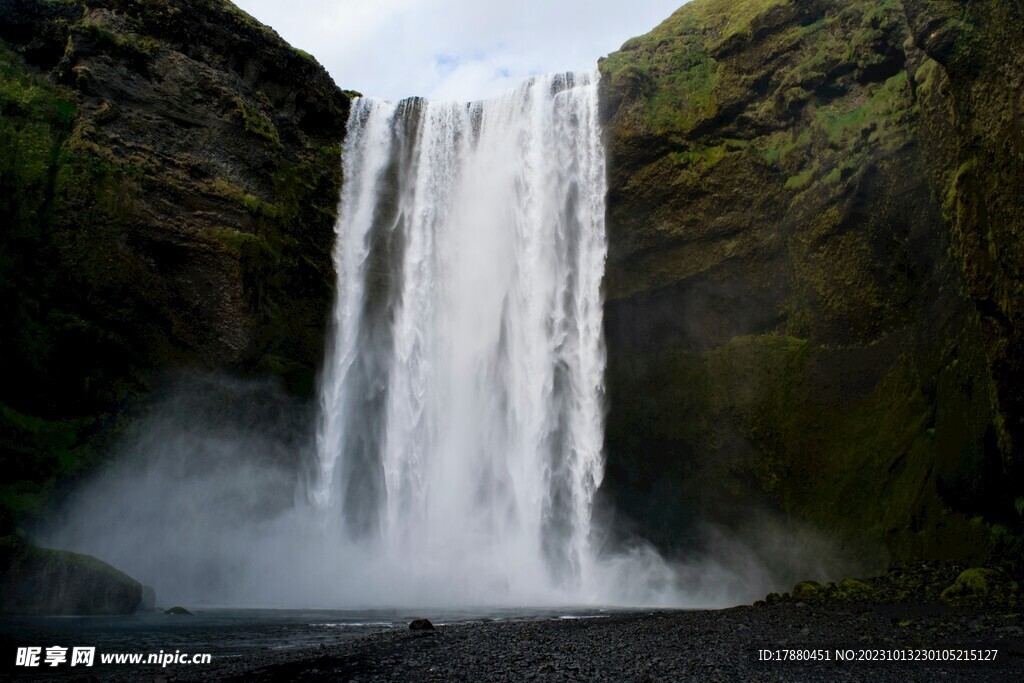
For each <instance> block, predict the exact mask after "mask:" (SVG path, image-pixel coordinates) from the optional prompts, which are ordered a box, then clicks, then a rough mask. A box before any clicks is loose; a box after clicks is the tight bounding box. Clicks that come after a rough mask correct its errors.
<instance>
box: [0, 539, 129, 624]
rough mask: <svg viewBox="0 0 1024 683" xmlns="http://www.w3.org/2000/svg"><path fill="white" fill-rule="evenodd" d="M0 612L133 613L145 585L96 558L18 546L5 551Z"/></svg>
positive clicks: (0, 578)
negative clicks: (5, 565)
mask: <svg viewBox="0 0 1024 683" xmlns="http://www.w3.org/2000/svg"><path fill="white" fill-rule="evenodd" d="M4 555H5V556H6V557H5V558H4V559H5V560H6V562H3V563H0V566H3V564H7V567H6V571H5V572H4V573H3V575H2V576H0V612H4V613H9V614H38V615H45V614H52V615H64V614H67V615H72V614H74V615H98V614H131V613H132V612H134V611H135V610H136V608H137V607H138V606H139V603H140V602H141V600H142V584H140V583H139V582H138V581H136V580H135V579H133V578H131V577H130V576H128V575H127V574H125V573H124V572H121V571H119V570H117V569H115V568H114V567H112V566H110V565H109V564H107V563H106V562H103V561H102V560H98V559H96V558H95V557H92V556H91V555H82V554H79V553H72V552H68V551H66V550H49V549H46V548H37V547H35V546H32V545H27V544H18V545H16V546H15V547H13V548H5V553H4Z"/></svg>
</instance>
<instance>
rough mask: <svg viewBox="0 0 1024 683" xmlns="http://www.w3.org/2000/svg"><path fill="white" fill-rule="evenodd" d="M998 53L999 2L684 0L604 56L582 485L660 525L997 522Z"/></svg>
mask: <svg viewBox="0 0 1024 683" xmlns="http://www.w3.org/2000/svg"><path fill="white" fill-rule="evenodd" d="M1022 55H1024V7H1021V5H1020V3H979V2H974V3H971V2H953V1H952V0H949V1H941V0H905V1H904V2H899V1H898V0H848V1H843V2H839V1H832V0H808V1H803V0H801V1H799V2H798V1H796V0H694V1H693V2H692V3H689V4H687V5H684V6H683V7H682V8H681V9H680V10H678V11H677V12H676V13H675V14H674V15H673V16H672V17H671V18H669V19H668V20H667V21H665V22H664V23H663V24H662V25H660V26H659V27H657V28H656V29H655V30H654V31H652V32H651V33H649V34H647V35H645V36H641V37H639V38H635V39H632V40H630V41H628V42H627V43H626V44H625V45H623V47H622V49H621V50H620V51H619V52H616V53H614V54H612V55H610V56H609V57H608V58H606V59H605V60H603V61H602V62H601V65H600V68H601V71H602V77H603V80H602V83H603V108H604V117H605V120H606V122H607V130H606V133H607V143H608V150H609V206H608V221H609V222H608V230H609V258H608V270H607V277H606V289H607V295H608V302H607V306H606V331H607V337H608V359H609V360H608V362H609V376H608V382H609V389H608V391H609V417H608V435H607V450H608V468H607V474H606V478H605V482H604V485H603V488H602V493H603V495H604V497H605V500H606V501H610V502H613V503H615V504H616V505H617V506H618V508H619V509H620V511H621V512H623V513H624V514H625V515H626V516H627V517H628V518H630V519H631V521H632V522H633V523H635V524H637V525H639V526H640V527H641V528H642V530H643V531H644V532H645V533H646V534H648V535H649V536H650V537H651V538H652V539H653V540H655V541H656V542H658V543H660V544H662V545H665V546H672V545H677V544H687V543H694V542H696V541H695V540H694V539H695V538H696V537H697V535H698V529H697V527H696V526H695V520H697V519H701V520H710V521H713V522H718V523H722V524H725V525H727V526H733V527H742V526H743V525H745V524H747V523H749V522H750V519H749V517H750V515H751V514H752V513H751V511H752V510H756V511H758V512H757V513H755V514H764V515H767V516H769V517H771V518H772V519H776V520H781V523H782V524H789V523H791V524H794V525H797V526H801V527H802V526H805V525H806V526H810V527H811V528H813V529H817V530H820V531H821V532H823V533H825V534H827V535H829V536H831V537H832V538H834V539H836V540H837V541H838V542H839V543H840V545H841V546H842V547H843V548H844V549H845V550H846V551H847V552H849V553H850V555H852V556H856V557H858V558H859V559H860V560H861V561H862V562H863V563H864V564H866V565H874V566H877V565H881V564H882V563H884V562H885V561H886V560H889V559H899V560H902V559H914V558H922V557H924V558H935V559H955V558H964V557H974V556H987V555H990V554H993V553H996V554H998V553H1000V552H1006V551H1007V550H1008V549H1009V548H1010V547H1014V546H1015V541H1014V540H1013V535H1014V532H1015V531H1019V528H1020V522H1021V518H1020V515H1021V510H1022V507H1024V506H1022V503H1024V500H1022V497H1024V478H1022V472H1024V468H1022V463H1021V454H1022V453H1024V451H1022V448H1024V427H1022V424H1024V423H1022V417H1024V404H1022V403H1024V399H1022V391H1024V390H1022V386H1024V385H1022V384H1021V382H1020V378H1021V376H1022V375H1021V363H1022V359H1024V354H1022V350H1024V348H1022V339H1024V284H1022V282H1024V280H1022V277H1021V275H1022V272H1021V269H1022V268H1024V254H1022V253H1021V249H1022V244H1024V241H1022V237H1024V231H1022V225H1024V212H1022V209H1024V206H1022V204H1024V200H1022V198H1021V195H1020V188H1021V187H1022V186H1024V185H1022V183H1024V87H1022V86H1024V57H1022Z"/></svg>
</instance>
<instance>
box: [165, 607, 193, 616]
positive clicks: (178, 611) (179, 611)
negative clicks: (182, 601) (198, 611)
mask: <svg viewBox="0 0 1024 683" xmlns="http://www.w3.org/2000/svg"><path fill="white" fill-rule="evenodd" d="M164 614H170V615H180V616H192V613H191V612H189V611H188V610H187V609H185V608H184V607H180V606H175V607H171V608H170V609H166V610H164Z"/></svg>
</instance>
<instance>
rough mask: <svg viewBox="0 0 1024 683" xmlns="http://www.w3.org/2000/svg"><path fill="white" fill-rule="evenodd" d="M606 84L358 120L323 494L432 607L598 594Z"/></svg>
mask: <svg viewBox="0 0 1024 683" xmlns="http://www.w3.org/2000/svg"><path fill="white" fill-rule="evenodd" d="M597 97H598V95H597V74H591V73H576V74H563V75H554V76H547V77H538V78H535V79H533V80H531V81H529V82H528V83H525V84H524V85H522V86H521V87H519V88H518V89H516V90H515V91H513V92H510V93H509V94H507V95H506V96H504V97H502V98H500V99H497V100H492V101H487V102H482V103H473V104H450V103H433V102H428V101H425V100H421V99H409V100H404V101H402V102H399V103H397V104H393V103H389V102H381V101H376V100H372V99H365V98H361V99H358V100H356V101H355V102H354V103H353V108H352V113H351V116H350V119H349V127H348V138H347V143H346V149H345V154H344V162H343V163H344V177H345V186H344V187H345V189H344V191H343V194H342V200H341V211H340V216H339V220H338V225H337V245H336V249H335V265H336V268H337V274H338V292H337V300H336V305H335V310H334V319H333V329H332V332H331V337H332V338H331V340H330V341H329V344H328V353H327V358H326V362H325V367H324V374H323V380H322V388H321V391H322V393H321V418H320V423H319V428H318V435H317V472H316V475H315V478H314V482H313V484H312V486H311V490H310V493H311V498H312V500H313V501H315V503H316V505H317V506H319V507H320V508H321V509H322V511H323V513H324V515H326V516H327V517H328V518H331V519H338V520H341V526H342V531H341V533H342V534H343V535H344V536H346V537H347V539H346V540H347V542H351V543H353V544H358V545H360V546H363V547H365V548H367V549H373V550H374V552H375V553H377V554H378V556H379V558H380V560H381V561H382V562H384V563H385V564H388V565H392V566H393V567H405V568H407V571H401V570H400V571H399V574H400V575H401V577H402V581H403V582H407V583H408V584H409V585H413V586H416V585H419V586H420V587H421V588H422V589H423V590H435V589H437V583H438V582H443V583H445V584H446V585H448V586H458V587H459V588H458V592H461V593H462V594H463V597H465V598H468V599H473V598H474V597H483V596H485V595H491V596H492V597H498V596H495V595H494V592H495V591H496V590H497V591H498V592H499V593H505V594H508V595H509V596H522V597H524V598H525V597H528V596H529V597H532V598H543V596H541V595H537V593H538V592H539V591H551V592H553V593H557V594H560V595H573V596H576V597H583V595H584V593H585V592H586V591H587V587H588V584H589V582H590V579H591V577H590V573H591V570H592V567H593V563H594V559H593V555H594V554H593V552H592V549H591V547H590V521H591V511H592V503H593V496H594V492H595V490H596V489H597V486H598V485H599V484H600V481H601V476H602V465H603V461H602V450H601V449H602V441H603V407H602V394H603V385H602V383H603V374H604V366H605V358H604V347H603V343H602V335H601V329H602V309H601V304H602V301H601V280H602V277H603V274H604V263H605V252H606V243H605V232H604V201H605V191H606V185H605V166H604V152H603V148H602V145H601V137H600V135H601V133H600V126H599V124H598V103H597Z"/></svg>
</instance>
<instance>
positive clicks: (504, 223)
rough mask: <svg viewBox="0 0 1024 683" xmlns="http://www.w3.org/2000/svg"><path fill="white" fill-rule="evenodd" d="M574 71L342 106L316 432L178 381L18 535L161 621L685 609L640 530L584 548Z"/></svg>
mask: <svg viewBox="0 0 1024 683" xmlns="http://www.w3.org/2000/svg"><path fill="white" fill-rule="evenodd" d="M596 81H597V75H596V74H591V73H581V74H565V75H556V76H548V77H539V78H536V79H534V80H532V81H530V82H528V83H526V84H524V85H523V86H521V87H520V88H519V89H517V90H515V91H513V92H510V93H509V94H507V95H506V96H505V97H502V98H500V99H496V100H492V101H487V102H482V103H474V104H447V103H434V102H427V101H424V100H420V99H411V100H405V101H402V102H398V103H389V102H383V101H377V100H372V99H358V100H356V101H355V102H354V103H353V108H352V112H351V117H350V121H349V125H348V131H347V139H346V143H345V153H344V169H343V170H344V189H343V196H342V197H341V209H340V216H339V220H338V224H337V244H336V252H335V259H336V266H337V274H338V291H337V300H336V304H335V311H334V318H333V321H332V324H331V329H330V330H329V339H328V344H327V347H328V350H327V354H326V358H325V362H324V367H323V376H322V380H321V396H320V402H319V406H317V408H316V412H317V415H318V416H317V417H316V422H317V424H316V425H313V424H312V422H311V419H312V418H311V413H312V412H314V411H311V410H309V409H308V408H307V407H305V406H298V405H296V403H295V401H294V399H289V398H288V397H284V396H282V395H281V394H280V392H279V391H278V392H277V393H275V390H273V388H272V387H269V386H268V384H267V383H266V382H264V383H259V382H255V383H254V382H243V381H240V380H237V379H228V378H223V377H220V378H218V377H212V376H209V375H201V376H198V377H193V378H191V379H187V378H186V380H183V381H182V382H181V383H180V386H178V387H177V388H175V389H174V390H173V391H171V392H170V393H169V395H168V396H167V397H165V399H162V400H160V401H157V402H156V403H155V405H154V406H153V408H152V410H151V411H150V414H148V415H147V416H146V417H145V419H142V420H140V421H138V422H137V423H135V424H134V425H133V429H132V430H131V431H130V432H129V433H128V434H127V436H126V438H125V439H124V440H123V442H122V443H121V444H120V445H119V446H118V449H117V451H116V453H115V456H114V457H112V458H111V463H110V465H109V467H107V468H106V469H104V470H103V471H101V472H99V473H97V475H96V476H94V477H92V478H91V479H90V481H88V482H86V483H84V484H83V485H82V486H81V487H79V489H78V490H77V491H76V492H75V493H74V495H72V496H71V497H70V499H69V501H68V503H67V505H66V506H65V509H64V510H63V514H62V515H58V516H55V517H54V518H53V519H52V520H50V521H49V523H48V524H46V525H44V526H43V527H42V528H40V529H38V530H36V531H35V532H34V537H35V538H36V539H37V541H38V542H39V543H40V544H42V545H45V546H50V547H56V548H66V549H70V550H76V551H79V552H84V553H89V554H92V555H95V556H97V557H99V558H100V559H103V560H106V561H108V562H110V563H111V564H113V565H114V566H116V567H118V568H119V569H121V570H123V571H125V572H126V573H128V574H129V575H131V576H133V577H135V578H137V579H138V580H139V581H141V582H143V583H145V584H149V585H151V586H153V587H154V588H155V589H156V594H157V601H158V604H160V605H163V606H165V607H166V606H170V605H174V604H183V605H186V606H188V607H200V608H205V609H213V608H224V607H231V608H237V607H248V608H254V607H275V608H317V609H328V608H329V609H344V610H351V609H381V608H393V607H401V608H416V607H435V608H444V609H451V608H462V607H474V608H501V607H511V608H525V607H532V608H538V607H543V606H547V607H555V606H564V605H577V606H580V605H591V606H594V605H604V606H607V605H619V606H639V605H681V604H684V601H683V600H682V599H681V598H680V596H679V593H678V592H677V591H676V588H677V587H678V585H679V580H680V579H679V577H680V574H679V571H678V567H676V566H673V567H669V566H668V565H667V564H666V563H665V562H664V561H662V559H661V558H660V557H659V556H658V554H657V553H656V552H654V551H653V550H652V549H650V547H649V546H647V545H645V544H644V543H642V542H641V541H632V542H630V543H629V544H628V547H626V548H620V549H619V550H618V551H617V552H616V553H613V554H610V553H609V552H608V549H607V548H606V547H604V548H602V549H603V552H602V553H598V552H597V550H596V548H597V547H598V546H599V545H600V543H599V542H598V541H599V540H600V529H596V528H595V525H594V524H593V523H592V513H593V506H594V494H595V491H596V490H597V488H598V486H599V485H600V483H601V476H602V466H603V457H602V441H603V390H602V382H603V374H604V366H605V358H604V348H603V345H602V337H601V330H602V300H601V281H602V277H603V274H604V264H605V251H606V246H605V227H604V212H605V205H604V202H605V191H606V188H605V166H604V163H605V162H604V154H603V148H602V144H601V131H600V127H599V123H598V102H597V98H598V95H597V82H596ZM314 431H315V432H316V435H315V436H316V438H315V443H313V432H314ZM720 574H721V572H718V571H717V570H716V571H714V572H706V571H704V569H703V568H700V567H698V568H696V569H694V570H693V571H691V572H689V573H688V574H687V576H688V577H689V578H688V579H687V582H688V584H689V585H690V586H695V585H697V584H698V583H700V582H701V581H703V577H704V576H719V575H720ZM716 590H717V589H716ZM717 599H718V598H717V597H715V598H711V599H710V600H709V599H708V598H706V597H696V598H692V601H691V600H687V601H686V602H687V603H689V604H692V603H693V602H695V601H699V604H709V603H710V602H712V601H714V600H717Z"/></svg>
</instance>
